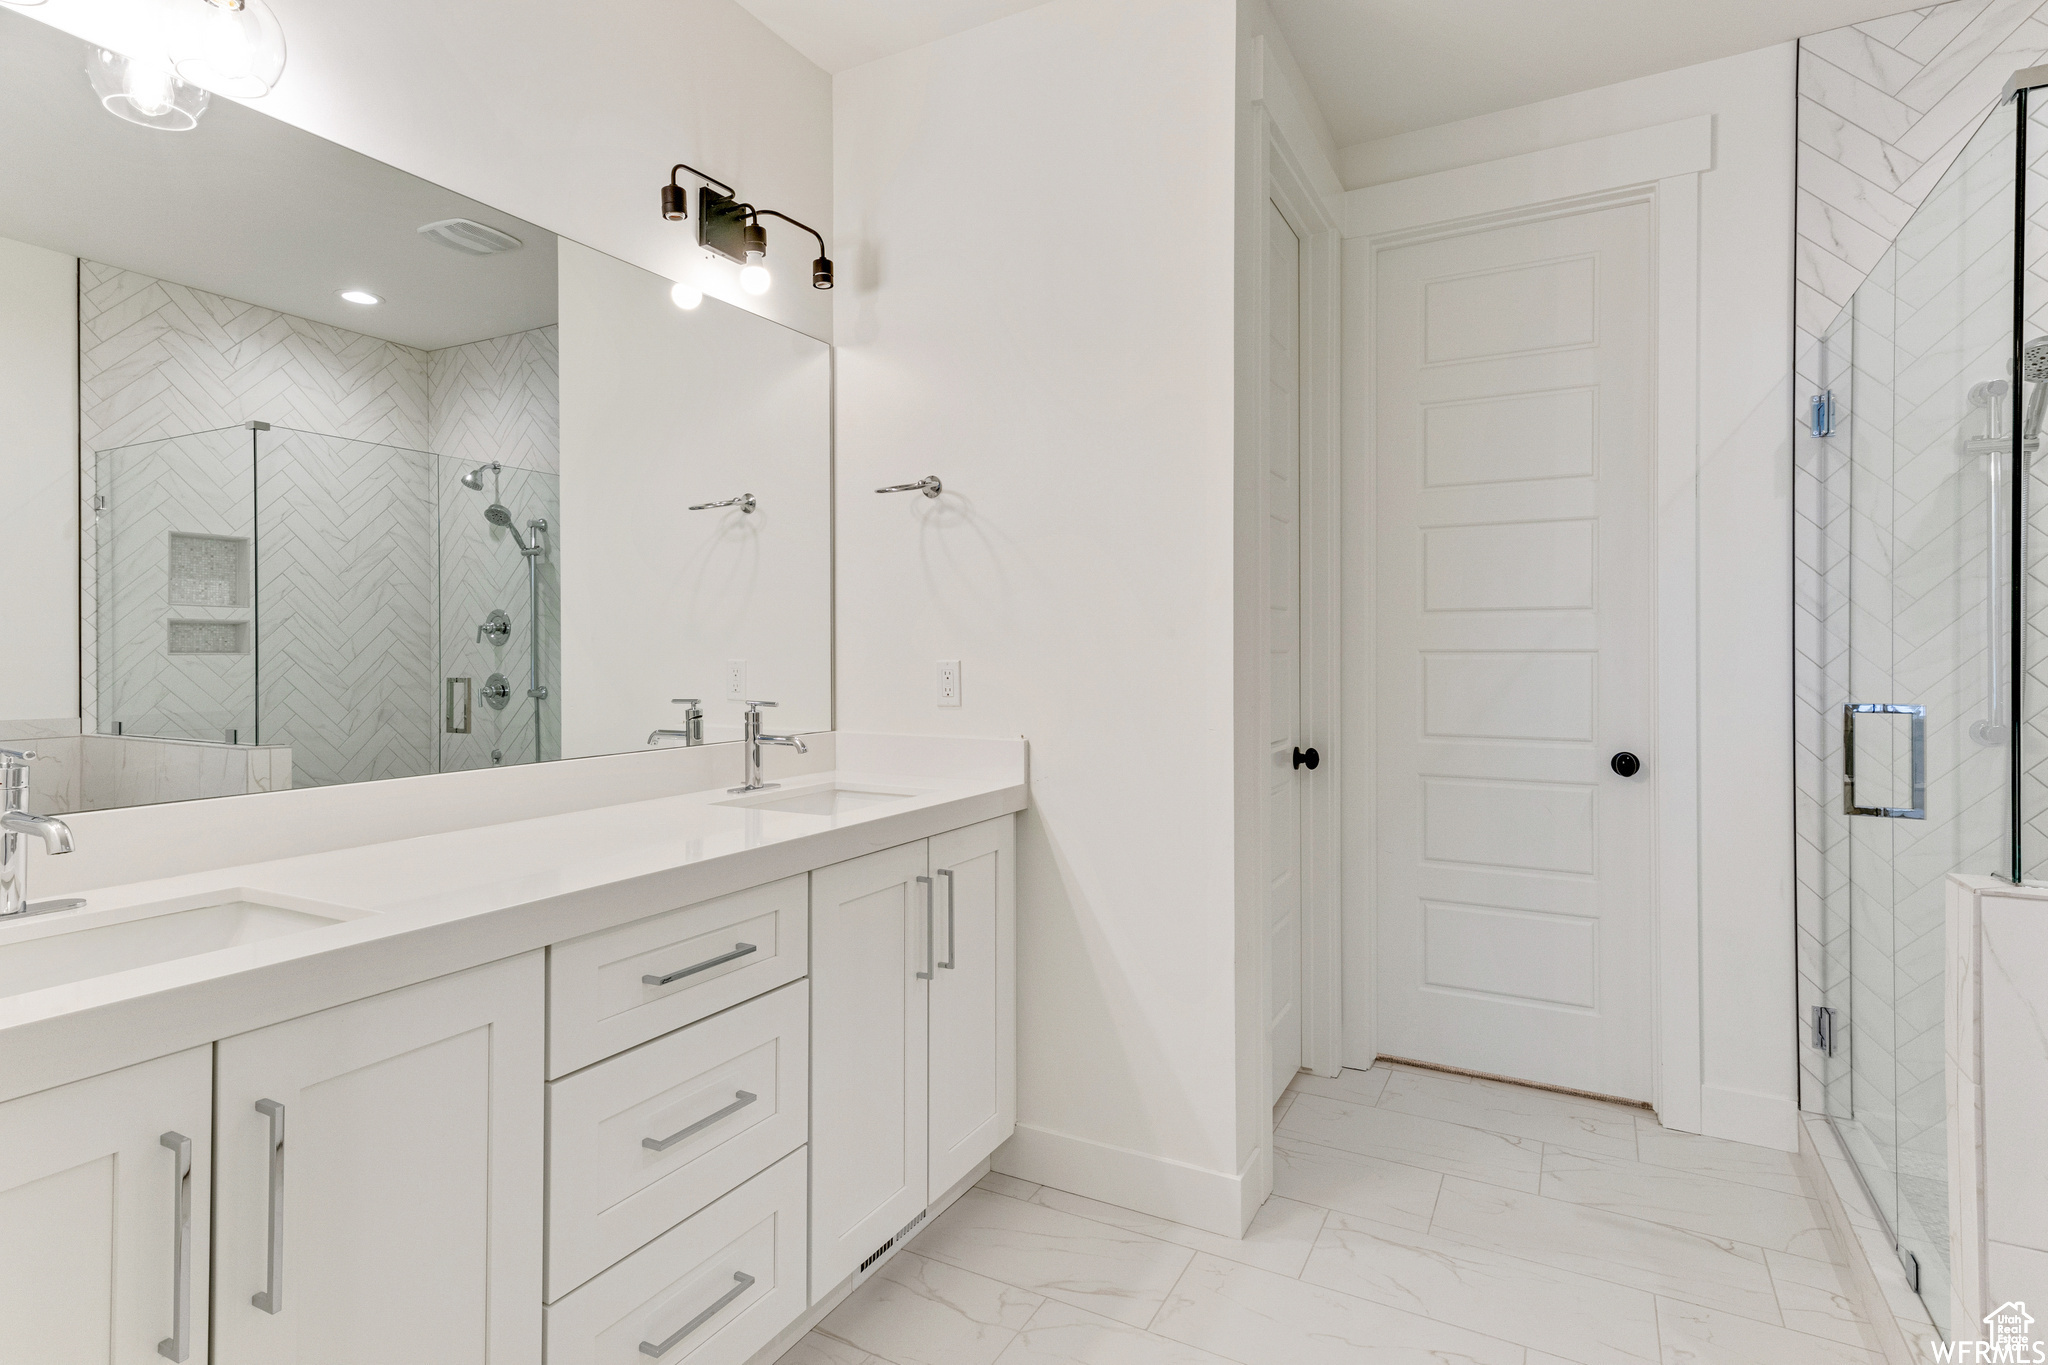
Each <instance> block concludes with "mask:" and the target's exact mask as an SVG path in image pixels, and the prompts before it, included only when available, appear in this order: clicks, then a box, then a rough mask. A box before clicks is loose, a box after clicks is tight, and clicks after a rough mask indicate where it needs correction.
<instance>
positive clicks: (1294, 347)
mask: <svg viewBox="0 0 2048 1365" xmlns="http://www.w3.org/2000/svg"><path fill="white" fill-rule="evenodd" d="M1266 213H1267V214H1268V216H1269V221H1268V225H1267V238H1268V241H1269V246H1268V251H1267V258H1266V298H1267V308H1266V380H1267V384H1268V386H1269V391H1268V392H1267V394H1266V432H1265V465H1266V493H1265V497H1266V505H1265V518H1264V524H1263V526H1262V527H1261V532H1260V553H1261V555H1262V556H1263V559H1264V563H1263V565H1262V570H1263V572H1262V577H1263V579H1264V583H1265V593H1266V638H1265V651H1266V653H1265V670H1266V677H1265V689H1266V696H1265V705H1264V708H1263V710H1264V713H1265V719H1266V727H1267V729H1266V754H1265V760H1266V766H1265V792H1264V798H1265V803H1266V817H1265V821H1264V834H1265V866H1264V868H1263V872H1264V875H1265V887H1266V928H1267V934H1268V949H1269V961H1270V963H1271V967H1272V973H1273V985H1272V1005H1271V1014H1270V1017H1269V1018H1268V1020H1267V1029H1268V1034H1269V1037H1270V1038H1271V1041H1272V1047H1273V1093H1272V1095H1271V1096H1270V1097H1269V1098H1270V1099H1272V1100H1275V1101H1277V1100H1278V1099H1279V1098H1280V1092H1281V1091H1283V1090H1285V1089H1286V1088H1287V1084H1288V1082H1289V1081H1292V1080H1293V1079H1294V1075H1295V1073H1296V1072H1297V1071H1299V1070H1301V788H1300V781H1301V778H1300V776H1299V774H1298V772H1297V770H1296V768H1295V766H1294V750H1295V746H1296V745H1298V744H1302V743H1304V741H1303V739H1302V737H1301V239H1300V238H1299V237H1296V236H1295V235H1294V229H1293V228H1291V227H1289V226H1288V224H1287V217H1286V215H1285V214H1283V213H1281V212H1280V209H1279V206H1278V205H1276V204H1274V203H1272V202H1271V201H1270V200H1269V201H1267V204H1266Z"/></svg>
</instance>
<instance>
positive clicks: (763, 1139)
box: [547, 981, 811, 1300]
mask: <svg viewBox="0 0 2048 1365" xmlns="http://www.w3.org/2000/svg"><path fill="white" fill-rule="evenodd" d="M810 1025H811V1010H810V983H809V982H807V981H795V982H791V983H790V984H789V985H787V986H784V987H783V988H782V989H780V990H778V991H776V992H774V993H773V994H771V995H764V996H762V997H760V998H759V999H758V1000H749V1001H748V1002H747V1003H746V1004H744V1005H740V1006H738V1007H736V1008H734V1009H730V1010H727V1011H726V1012H725V1013H723V1014H719V1015H714V1016H713V1017H711V1018H709V1019H706V1020H704V1021H702V1022H701V1023H696V1024H692V1025H691V1026H690V1027H688V1028H686V1029H681V1030H678V1031H677V1032H675V1033H671V1034H669V1035H668V1036H667V1037H665V1038H657V1039H655V1040H654V1041H653V1042H651V1043H648V1044H646V1045H644V1046H642V1047H637V1048H634V1049H633V1050H632V1051H631V1052H626V1053H621V1054H620V1055H619V1056H617V1057H613V1058H610V1059H608V1060H606V1061H602V1062H599V1063H598V1064H597V1065H596V1066H593V1067H589V1068H587V1069H585V1070H583V1071H579V1072H577V1073H576V1074H575V1075H573V1076H571V1077H569V1078H568V1079H566V1080H560V1081H553V1082H550V1083H549V1085H548V1291H547V1296H548V1298H549V1299H550V1300H552V1299H558V1298H560V1297H561V1296H562V1295H564V1294H566V1293H568V1292H569V1291H570V1290H572V1289H574V1288H575V1287H576V1286H578V1285H580V1284H582V1283H583V1282H584V1281H585V1280H587V1279H589V1278H590V1277H591V1276H592V1275H595V1274H596V1273H597V1272H598V1271H600V1270H603V1269H604V1268H605V1267H606V1266H608V1265H610V1264H612V1262H614V1261H616V1260H618V1259H619V1258H620V1257H621V1256H624V1255H626V1254H627V1253H628V1252H631V1251H633V1250H634V1249H635V1248H637V1247H640V1246H642V1245H644V1244H645V1243H647V1242H648V1241H649V1240H651V1239H652V1238H654V1237H655V1236H656V1235H658V1234H659V1233H661V1232H663V1231H665V1230H667V1229H669V1228H672V1227H674V1226H675V1225H676V1224H677V1223H680V1222H682V1221H683V1219H685V1218H688V1217H689V1216H690V1215H692V1214H694V1213H696V1212H697V1210H699V1209H701V1208H703V1207H704V1206H705V1205H706V1204H709V1203H710V1202H711V1201H712V1200H714V1199H717V1198H718V1197H719V1196H721V1195H723V1194H725V1193H726V1192H728V1191H729V1190H731V1189H733V1188H734V1187H735V1186H737V1185H739V1184H741V1183H742V1182H744V1181H746V1180H747V1179H748V1178H749V1177H751V1176H753V1175H756V1174H758V1173H759V1172H760V1171H762V1170H764V1169H766V1168H767V1167H769V1166H771V1165H773V1164H774V1163H775V1162H776V1161H777V1160H779V1159H780V1158H782V1157H784V1156H787V1155H788V1154H789V1153H790V1152H792V1151H794V1150H796V1149H797V1148H798V1147H801V1146H802V1145H803V1144H804V1139H805V1136H806V1134H807V1132H808V1130H809V1125H810Z"/></svg>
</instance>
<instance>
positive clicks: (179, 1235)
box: [156, 1133, 192, 1360]
mask: <svg viewBox="0 0 2048 1365" xmlns="http://www.w3.org/2000/svg"><path fill="white" fill-rule="evenodd" d="M157 1141H158V1142H160V1143H162V1144H163V1145H164V1146H166V1147H168V1148H170V1149H171V1152H172V1153H173V1155H174V1158H175V1159H174V1161H173V1163H172V1170H173V1175H172V1184H173V1188H174V1191H175V1193H174V1194H173V1196H172V1199H173V1204H172V1207H173V1208H174V1209H175V1213H174V1214H173V1216H172V1220H171V1334H170V1335H169V1336H167V1337H165V1338H164V1339H163V1340H162V1341H159V1342H158V1343H157V1344H156V1353H157V1354H158V1355H160V1356H162V1357H163V1358H164V1359H165V1360H184V1359H185V1358H186V1357H188V1356H190V1355H191V1354H192V1139H191V1138H188V1137H186V1136H185V1135H184V1134H183V1133H165V1134H164V1135H163V1136H162V1137H160V1138H158V1139H157Z"/></svg>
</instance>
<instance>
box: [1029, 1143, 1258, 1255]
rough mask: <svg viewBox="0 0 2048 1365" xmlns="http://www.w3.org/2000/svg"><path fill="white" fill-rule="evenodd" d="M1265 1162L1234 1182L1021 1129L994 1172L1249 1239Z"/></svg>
mask: <svg viewBox="0 0 2048 1365" xmlns="http://www.w3.org/2000/svg"><path fill="white" fill-rule="evenodd" d="M1264 1157H1265V1153H1264V1151H1263V1150H1261V1151H1258V1152H1254V1153H1253V1154H1252V1155H1251V1157H1250V1158H1249V1159H1248V1160H1247V1161H1246V1164H1245V1169H1244V1170H1241V1171H1239V1172H1237V1173H1236V1174H1235V1175H1233V1174H1231V1173H1230V1172H1228V1171H1211V1170H1206V1169H1204V1168H1202V1167H1200V1166H1194V1165H1190V1164H1188V1163H1187V1162H1184V1161H1175V1160H1173V1159H1172V1158H1170V1157H1163V1156H1156V1155H1154V1154H1152V1153H1150V1152H1138V1151H1133V1150H1132V1149H1130V1148H1128V1147H1117V1146H1113V1145H1112V1144H1110V1143H1107V1142H1097V1141H1095V1140H1094V1139H1092V1138H1084V1137H1076V1136H1074V1135H1073V1134H1072V1133H1060V1132H1055V1131H1053V1130H1052V1129H1050V1128H1040V1127H1038V1126H1036V1125H1034V1124H1029V1123H1020V1124H1018V1125H1017V1131H1016V1132H1015V1133H1013V1134H1012V1135H1011V1136H1010V1140H1009V1141H1008V1142H1005V1143H1004V1144H1003V1145H1002V1146H1000V1147H998V1148H996V1152H995V1155H994V1156H993V1157H991V1158H990V1159H989V1165H990V1167H991V1168H992V1169H994V1170H996V1171H999V1172H1001V1173H1002V1174H1003V1175H1007V1176H1012V1177H1014V1178H1016V1179H1018V1180H1028V1181H1030V1182H1031V1183H1032V1184H1034V1185H1048V1186H1050V1187H1052V1188H1053V1189H1056V1190H1064V1191H1066V1192H1067V1193H1068V1194H1078V1195H1080V1196H1082V1197H1083V1198H1086V1199H1098V1200H1101V1201H1102V1202H1104V1203H1108V1204H1116V1205H1118V1206H1119V1207H1121V1208H1127V1209H1135V1210H1137V1211H1138V1212H1139V1213H1149V1214H1151V1215H1152V1216H1153V1217H1154V1218H1164V1219H1167V1220H1168V1221H1170V1222H1175V1223H1180V1224H1184V1225H1185V1226H1187V1227H1191V1228H1201V1229H1202V1230H1203V1231H1205V1232H1213V1233H1215V1234H1216V1235H1217V1236H1219V1237H1232V1238H1235V1237H1242V1236H1243V1235H1244V1229H1245V1228H1246V1227H1247V1226H1248V1225H1249V1224H1250V1223H1251V1220H1252V1215H1253V1214H1255V1213H1257V1212H1258V1210H1259V1205H1260V1204H1261V1203H1263V1202H1264V1198H1265V1197H1264V1195H1262V1194H1259V1193H1258V1189H1259V1182H1258V1181H1257V1180H1256V1179H1254V1175H1255V1169H1254V1168H1255V1167H1257V1166H1258V1164H1259V1163H1260V1162H1261V1161H1263V1160H1264Z"/></svg>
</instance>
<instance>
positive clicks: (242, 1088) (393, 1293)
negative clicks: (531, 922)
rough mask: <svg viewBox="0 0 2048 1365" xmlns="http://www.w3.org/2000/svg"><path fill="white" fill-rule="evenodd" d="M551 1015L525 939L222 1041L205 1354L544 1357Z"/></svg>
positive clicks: (226, 1359)
mask: <svg viewBox="0 0 2048 1365" xmlns="http://www.w3.org/2000/svg"><path fill="white" fill-rule="evenodd" d="M544 1028H545V1023H544V992H543V979H542V963H541V954H540V953H538V952H534V953H527V954H525V955H523V956H521V957H516V958H510V959H507V960H505V961H502V962H496V963H492V964H490V965H489V966H484V967H478V968H475V969H473V970H470V971H466V972H460V973H458V974H456V975H454V976H448V977H442V978H440V979H438V980H434V981H427V982H423V983H421V984H420V985H417V986H408V987H406V988H404V989H403V990H396V991H391V992H389V993H387V994H384V995H378V996H372V997H371V998H369V999H367V1000H360V1001H357V1002H356V1003H354V1004H350V1005H343V1006H340V1007H338V1008H336V1009H330V1010H323V1011H321V1012H320V1013H318V1014H312V1015H307V1016H305V1017H304V1018H300V1019H293V1020H290V1021H289V1022H286V1023H282V1024H277V1025H274V1026H272V1027H270V1028H266V1029H261V1030H258V1031H257V1032H254V1033H245V1034H242V1035H240V1036H238V1037H234V1038H228V1039H226V1040H224V1041H222V1042H221V1043H219V1044H218V1045H217V1051H218V1067H217V1073H216V1084H215V1102H216V1105H217V1111H216V1112H217V1127H218V1141H217V1150H216V1152H215V1172H214V1183H215V1193H216V1196H217V1209H218V1216H217V1220H216V1224H215V1226H216V1234H215V1257H216V1260H215V1266H216V1275H215V1295H214V1299H215V1302H214V1312H213V1326H214V1342H213V1365H316V1363H317V1365H329V1362H336V1361H362V1362H368V1361H375V1362H377V1365H450V1363H451V1362H456V1361H473V1362H478V1363H479V1365H481V1362H485V1361H488V1362H490V1363H491V1365H535V1363H536V1362H538V1361H539V1360H540V1356H541V1343H540V1333H541V1178H542V1177H541V1171H542V1148H543V1098H542V1090H541V1074H542V1066H543V1056H544V1054H543V1045H544V1038H543V1033H544ZM259 1300H260V1302H259Z"/></svg>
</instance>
